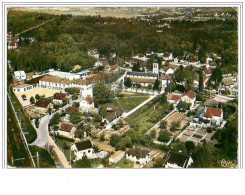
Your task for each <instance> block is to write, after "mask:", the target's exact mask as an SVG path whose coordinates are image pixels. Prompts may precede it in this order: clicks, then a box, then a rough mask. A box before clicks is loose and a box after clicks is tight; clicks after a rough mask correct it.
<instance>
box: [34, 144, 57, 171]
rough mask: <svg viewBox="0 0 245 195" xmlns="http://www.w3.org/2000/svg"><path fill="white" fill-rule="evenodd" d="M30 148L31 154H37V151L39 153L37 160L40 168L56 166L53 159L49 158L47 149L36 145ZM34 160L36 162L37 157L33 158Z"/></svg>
mask: <svg viewBox="0 0 245 195" xmlns="http://www.w3.org/2000/svg"><path fill="white" fill-rule="evenodd" d="M30 150H31V153H32V155H33V156H36V155H37V152H38V154H39V162H40V165H39V167H40V168H56V166H55V163H54V160H53V159H52V158H51V156H50V154H49V153H48V151H47V150H45V149H43V148H40V147H38V146H30ZM34 161H35V163H36V166H37V165H38V164H37V158H34Z"/></svg>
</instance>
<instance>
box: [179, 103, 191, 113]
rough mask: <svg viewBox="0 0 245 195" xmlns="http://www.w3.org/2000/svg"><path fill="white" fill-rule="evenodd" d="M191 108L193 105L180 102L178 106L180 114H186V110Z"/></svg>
mask: <svg viewBox="0 0 245 195" xmlns="http://www.w3.org/2000/svg"><path fill="white" fill-rule="evenodd" d="M190 106H191V103H186V102H184V101H180V102H179V103H178V105H177V108H178V110H179V111H180V112H185V111H186V110H190Z"/></svg>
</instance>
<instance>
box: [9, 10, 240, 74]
mask: <svg viewBox="0 0 245 195" xmlns="http://www.w3.org/2000/svg"><path fill="white" fill-rule="evenodd" d="M16 13H18V12H16V11H15V12H11V11H9V13H8V17H9V18H10V20H8V31H10V30H11V31H13V32H18V29H19V25H17V26H16V29H15V26H13V24H15V23H17V22H20V23H25V21H26V20H27V21H29V18H28V17H27V16H26V17H21V18H18V17H14V16H13V15H16ZM29 14H30V15H31V16H32V18H33V17H37V18H40V17H41V16H42V18H46V17H51V16H50V15H48V14H47V15H45V14H40V16H39V15H38V14H36V13H35V14H33V13H24V15H29ZM159 22H160V23H164V22H166V21H160V20H156V19H155V20H154V19H152V21H151V22H147V21H140V20H134V19H126V18H112V17H104V18H103V17H99V16H98V17H90V16H72V15H60V16H56V19H55V20H53V21H51V22H49V23H47V24H45V25H43V26H41V27H39V28H36V29H33V30H31V31H28V32H26V33H23V34H21V37H23V38H28V37H34V38H35V41H34V42H33V43H31V44H30V42H28V41H21V42H20V43H19V44H20V46H21V50H20V51H11V52H8V58H9V59H11V60H12V65H13V67H14V68H15V69H24V70H26V71H41V70H44V69H47V68H50V67H54V68H60V69H62V70H70V69H71V67H72V66H74V65H76V64H80V65H81V66H82V67H84V68H87V67H91V65H92V64H93V63H94V59H93V58H91V57H89V56H88V55H87V50H88V49H93V48H97V49H98V50H99V52H100V53H101V54H103V55H104V56H105V57H107V58H110V53H111V52H116V53H117V54H118V57H119V62H123V59H124V58H125V57H129V56H132V55H134V54H137V53H144V52H146V51H147V50H152V51H158V52H165V51H169V52H173V54H174V56H179V55H183V54H184V52H185V51H187V52H189V54H190V55H191V56H194V55H197V50H196V49H197V48H200V49H199V51H200V52H199V54H198V56H199V58H200V59H201V61H203V60H204V58H205V57H206V54H207V53H212V52H214V53H218V54H221V55H222V60H221V67H222V69H223V72H230V71H236V70H237V20H225V21H223V20H209V21H195V22H191V21H172V22H171V23H170V25H171V28H167V27H163V28H162V29H161V30H162V32H161V33H159V32H157V30H158V26H157V24H159ZM25 27H26V28H27V29H28V27H27V26H25ZM26 40H27V39H26ZM17 62H18V63H17Z"/></svg>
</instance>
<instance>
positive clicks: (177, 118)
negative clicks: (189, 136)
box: [166, 112, 190, 129]
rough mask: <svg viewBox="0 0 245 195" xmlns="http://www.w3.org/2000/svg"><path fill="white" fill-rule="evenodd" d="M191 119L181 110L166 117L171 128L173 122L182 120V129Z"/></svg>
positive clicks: (180, 127)
mask: <svg viewBox="0 0 245 195" xmlns="http://www.w3.org/2000/svg"><path fill="white" fill-rule="evenodd" d="M189 120H190V118H189V117H187V116H185V115H184V114H182V113H180V112H174V113H173V114H171V115H170V116H169V117H168V118H166V121H167V123H168V126H167V129H169V128H170V126H171V124H172V123H173V122H180V126H179V129H182V128H183V127H184V126H186V125H187V124H188V122H189Z"/></svg>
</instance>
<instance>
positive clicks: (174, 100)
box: [167, 93, 181, 106]
mask: <svg viewBox="0 0 245 195" xmlns="http://www.w3.org/2000/svg"><path fill="white" fill-rule="evenodd" d="M180 99H181V96H180V95H176V94H173V93H169V94H168V95H167V101H168V102H169V103H170V104H173V106H177V105H178V103H179V101H180Z"/></svg>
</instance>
